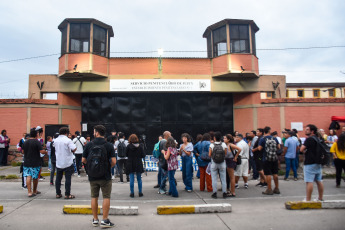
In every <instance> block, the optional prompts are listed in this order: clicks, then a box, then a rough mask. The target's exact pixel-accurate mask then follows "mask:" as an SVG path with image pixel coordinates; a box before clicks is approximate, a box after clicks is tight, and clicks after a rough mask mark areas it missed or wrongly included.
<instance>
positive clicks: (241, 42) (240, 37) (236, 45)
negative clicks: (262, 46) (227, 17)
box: [230, 25, 250, 53]
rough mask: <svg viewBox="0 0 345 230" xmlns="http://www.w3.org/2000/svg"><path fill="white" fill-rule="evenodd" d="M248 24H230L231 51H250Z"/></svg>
mask: <svg viewBox="0 0 345 230" xmlns="http://www.w3.org/2000/svg"><path fill="white" fill-rule="evenodd" d="M249 49H250V48H249V28H248V25H230V53H249V52H250V51H249Z"/></svg>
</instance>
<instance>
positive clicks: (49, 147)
mask: <svg viewBox="0 0 345 230" xmlns="http://www.w3.org/2000/svg"><path fill="white" fill-rule="evenodd" d="M52 140H53V139H52V137H51V136H47V144H46V146H47V152H48V156H49V159H48V171H51V170H52V165H51V157H50V155H51V143H52Z"/></svg>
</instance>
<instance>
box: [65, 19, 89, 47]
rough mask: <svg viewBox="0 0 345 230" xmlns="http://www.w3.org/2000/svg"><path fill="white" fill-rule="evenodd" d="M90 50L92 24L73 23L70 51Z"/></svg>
mask: <svg viewBox="0 0 345 230" xmlns="http://www.w3.org/2000/svg"><path fill="white" fill-rule="evenodd" d="M89 50H90V24H86V23H82V24H77V23H71V26H70V52H72V53H87V52H89Z"/></svg>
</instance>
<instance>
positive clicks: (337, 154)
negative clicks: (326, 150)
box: [330, 133, 345, 188]
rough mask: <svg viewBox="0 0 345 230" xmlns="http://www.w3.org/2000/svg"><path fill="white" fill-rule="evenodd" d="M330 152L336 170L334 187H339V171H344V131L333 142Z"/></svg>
mask: <svg viewBox="0 0 345 230" xmlns="http://www.w3.org/2000/svg"><path fill="white" fill-rule="evenodd" d="M330 152H331V153H332V154H333V159H334V165H335V170H336V187H337V188H340V181H341V173H342V171H343V170H344V171H345V133H342V134H340V136H339V138H338V140H337V142H334V143H333V145H332V147H331V150H330Z"/></svg>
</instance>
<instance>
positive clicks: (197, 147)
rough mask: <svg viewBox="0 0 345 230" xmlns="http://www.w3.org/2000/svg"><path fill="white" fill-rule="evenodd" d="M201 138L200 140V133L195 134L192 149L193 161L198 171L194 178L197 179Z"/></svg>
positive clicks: (198, 175)
mask: <svg viewBox="0 0 345 230" xmlns="http://www.w3.org/2000/svg"><path fill="white" fill-rule="evenodd" d="M201 140H202V135H201V134H198V135H196V139H195V144H194V150H193V153H194V157H195V161H196V163H197V164H198V171H197V173H196V178H198V179H200V169H199V156H200V154H201Z"/></svg>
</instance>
